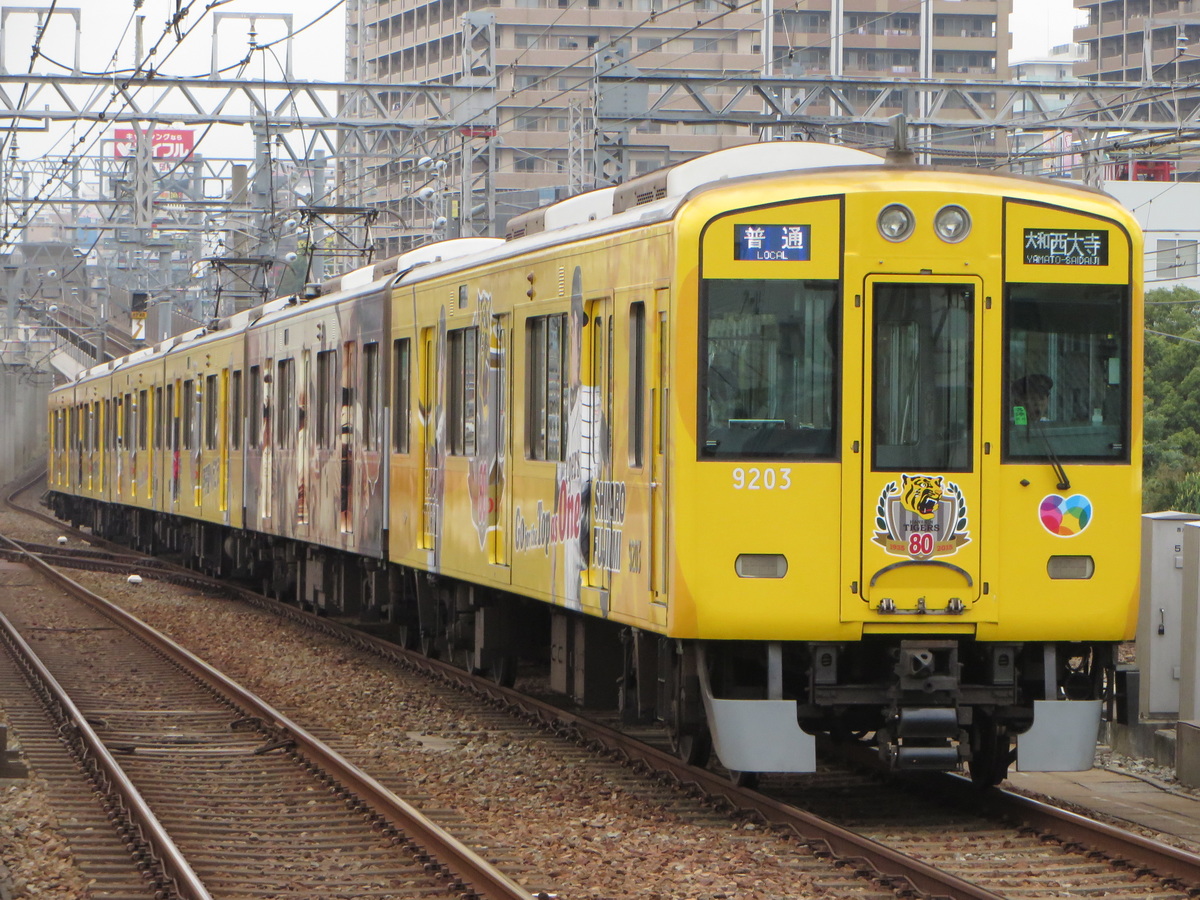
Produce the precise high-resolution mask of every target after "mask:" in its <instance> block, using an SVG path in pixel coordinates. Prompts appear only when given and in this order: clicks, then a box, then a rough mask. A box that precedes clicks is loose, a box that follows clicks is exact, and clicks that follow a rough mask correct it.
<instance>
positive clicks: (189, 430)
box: [183, 378, 196, 450]
mask: <svg viewBox="0 0 1200 900" xmlns="http://www.w3.org/2000/svg"><path fill="white" fill-rule="evenodd" d="M183 449H184V450H195V449H196V382H195V381H193V380H192V379H190V378H189V379H188V380H187V381H185V382H184V383H183Z"/></svg>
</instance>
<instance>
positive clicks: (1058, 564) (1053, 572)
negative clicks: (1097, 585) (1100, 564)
mask: <svg viewBox="0 0 1200 900" xmlns="http://www.w3.org/2000/svg"><path fill="white" fill-rule="evenodd" d="M1095 571H1096V561H1095V560H1094V559H1092V558H1091V557H1090V556H1052V557H1050V559H1049V560H1048V561H1047V562H1046V574H1047V575H1049V576H1050V577H1051V578H1080V579H1083V578H1091V577H1092V575H1093V574H1094V573H1095Z"/></svg>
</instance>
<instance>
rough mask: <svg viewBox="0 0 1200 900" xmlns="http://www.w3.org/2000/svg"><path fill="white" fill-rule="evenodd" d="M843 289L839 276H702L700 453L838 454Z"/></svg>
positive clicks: (722, 455)
mask: <svg viewBox="0 0 1200 900" xmlns="http://www.w3.org/2000/svg"><path fill="white" fill-rule="evenodd" d="M837 291H838V284H837V282H835V281H774V280H771V281H768V280H764V279H760V280H749V279H722V280H716V279H710V280H707V281H705V282H704V285H703V288H702V291H701V301H700V308H701V337H700V350H701V353H700V372H699V376H700V410H699V413H700V416H699V418H700V442H699V443H700V456H701V458H703V459H731V458H732V459H738V458H746V457H768V458H770V457H774V458H789V459H791V458H800V459H805V458H808V459H831V458H833V457H834V455H835V453H836V446H837V427H838V421H837V397H838V385H839V378H838V369H839V352H838V347H839V341H840V339H839V330H840V323H839V319H838V311H837V302H836V299H837Z"/></svg>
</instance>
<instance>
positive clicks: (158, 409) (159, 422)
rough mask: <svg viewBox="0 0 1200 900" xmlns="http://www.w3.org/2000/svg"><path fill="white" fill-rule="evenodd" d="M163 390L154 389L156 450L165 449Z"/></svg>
mask: <svg viewBox="0 0 1200 900" xmlns="http://www.w3.org/2000/svg"><path fill="white" fill-rule="evenodd" d="M163 414H164V413H163V389H162V388H160V387H156V388H155V389H154V449H155V450H161V449H162V448H163Z"/></svg>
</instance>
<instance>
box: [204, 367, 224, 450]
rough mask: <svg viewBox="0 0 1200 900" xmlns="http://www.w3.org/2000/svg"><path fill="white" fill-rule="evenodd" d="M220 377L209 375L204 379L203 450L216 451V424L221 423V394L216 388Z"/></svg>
mask: <svg viewBox="0 0 1200 900" xmlns="http://www.w3.org/2000/svg"><path fill="white" fill-rule="evenodd" d="M219 382H220V376H218V375H209V376H207V377H206V378H205V379H204V449H205V450H216V449H217V436H218V431H219V429H218V428H217V424H218V423H219V422H220V421H221V419H220V415H221V393H220V389H219V387H218V384H219Z"/></svg>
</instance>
